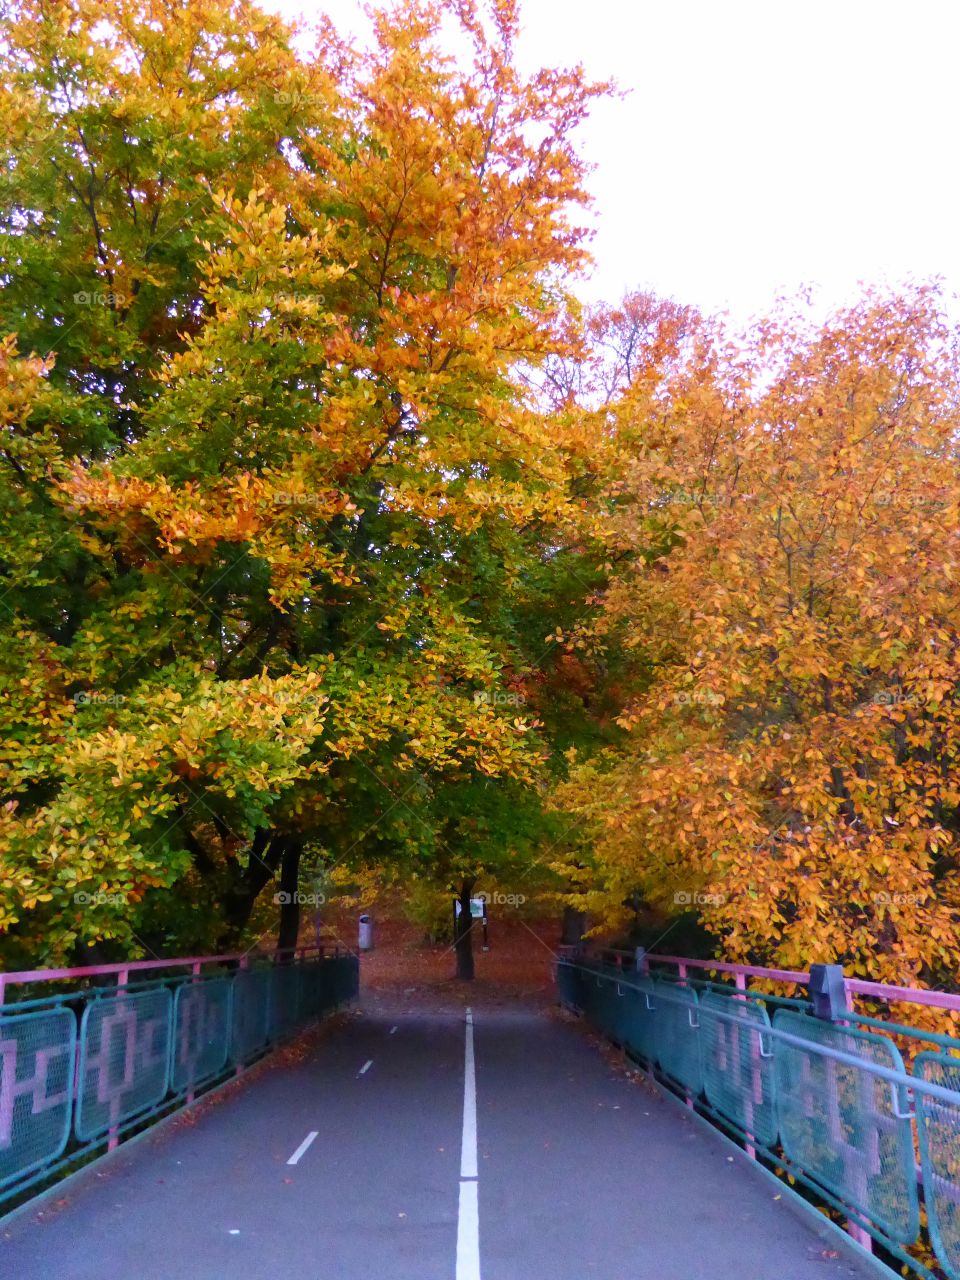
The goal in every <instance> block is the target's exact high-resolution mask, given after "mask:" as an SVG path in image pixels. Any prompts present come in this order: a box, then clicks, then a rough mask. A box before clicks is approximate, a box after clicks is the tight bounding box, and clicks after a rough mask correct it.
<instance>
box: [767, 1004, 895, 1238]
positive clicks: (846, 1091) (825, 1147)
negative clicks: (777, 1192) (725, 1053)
mask: <svg viewBox="0 0 960 1280" xmlns="http://www.w3.org/2000/svg"><path fill="white" fill-rule="evenodd" d="M773 1026H774V1028H775V1029H776V1030H779V1031H785V1032H787V1033H788V1034H790V1035H794V1036H798V1037H801V1038H802V1039H804V1040H808V1041H810V1042H811V1045H810V1048H800V1047H799V1046H795V1045H793V1044H790V1043H788V1042H786V1041H780V1042H779V1043H778V1044H777V1049H776V1055H775V1059H774V1061H775V1064H776V1081H777V1084H776V1087H777V1111H778V1116H779V1122H780V1140H781V1142H782V1144H783V1149H784V1152H785V1153H786V1155H787V1156H788V1158H789V1159H790V1160H793V1161H795V1162H796V1163H797V1164H798V1165H799V1166H800V1167H801V1168H803V1169H805V1170H806V1171H807V1172H808V1173H810V1174H812V1175H813V1176H814V1177H815V1178H816V1179H817V1180H818V1181H819V1182H820V1183H821V1184H822V1185H823V1186H824V1187H826V1188H827V1189H828V1190H830V1191H832V1192H834V1194H836V1195H838V1196H839V1197H840V1198H841V1199H842V1200H845V1201H846V1202H847V1203H848V1204H850V1205H853V1206H854V1207H855V1208H858V1209H859V1210H860V1211H861V1212H862V1213H863V1214H864V1215H865V1216H866V1217H867V1218H869V1219H870V1220H871V1221H872V1222H874V1223H876V1224H877V1225H878V1226H879V1227H880V1228H881V1229H882V1230H883V1231H884V1232H886V1234H887V1235H888V1236H889V1237H890V1239H891V1240H895V1241H898V1242H900V1243H904V1244H906V1243H909V1242H910V1241H911V1240H913V1239H914V1238H915V1237H916V1235H917V1231H918V1230H919V1207H918V1202H917V1181H916V1173H915V1169H914V1154H913V1138H912V1131H911V1124H910V1120H909V1118H903V1119H901V1118H898V1115H897V1113H898V1112H899V1113H901V1114H902V1115H905V1113H906V1112H907V1100H906V1097H905V1091H904V1090H903V1089H902V1088H901V1087H900V1086H898V1085H892V1084H890V1083H888V1082H887V1081H885V1080H882V1079H880V1078H879V1077H877V1076H876V1075H873V1074H872V1073H871V1072H870V1071H869V1070H868V1069H867V1068H866V1067H858V1066H852V1065H847V1064H845V1063H842V1062H838V1061H837V1060H836V1059H833V1058H828V1057H825V1056H824V1055H823V1054H820V1053H818V1052H817V1051H816V1046H817V1045H822V1046H825V1047H826V1048H829V1049H834V1050H836V1051H837V1052H839V1053H844V1054H849V1055H851V1056H852V1057H855V1058H860V1059H862V1060H863V1061H864V1062H873V1063H875V1064H876V1065H877V1066H880V1067H886V1068H888V1069H889V1070H894V1071H901V1072H902V1070H903V1062H902V1059H901V1057H900V1053H899V1051H898V1049H897V1047H896V1045H894V1044H893V1043H892V1041H890V1040H888V1039H887V1038H886V1037H884V1036H877V1035H871V1034H870V1033H868V1032H865V1031H857V1030H854V1029H852V1028H848V1027H843V1026H838V1025H837V1024H835V1023H830V1022H825V1021H823V1020H821V1019H819V1018H813V1017H810V1016H809V1015H807V1014H804V1013H793V1012H791V1011H788V1010H784V1009H780V1010H778V1011H777V1013H776V1014H775V1015H774V1019H773Z"/></svg>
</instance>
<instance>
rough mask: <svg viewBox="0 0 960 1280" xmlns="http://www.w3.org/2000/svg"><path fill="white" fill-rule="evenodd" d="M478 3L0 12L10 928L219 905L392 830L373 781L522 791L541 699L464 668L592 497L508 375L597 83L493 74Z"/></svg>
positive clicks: (292, 919)
mask: <svg viewBox="0 0 960 1280" xmlns="http://www.w3.org/2000/svg"><path fill="white" fill-rule="evenodd" d="M447 18H450V19H453V20H454V21H455V22H456V23H457V24H458V25H459V27H460V30H461V33H462V37H463V38H464V39H465V40H466V41H467V42H468V44H469V47H470V50H471V53H470V56H469V57H468V58H466V59H465V60H464V59H461V60H460V61H458V62H454V61H453V60H452V59H450V58H449V57H448V56H447V55H446V54H445V53H444V50H443V45H442V41H441V24H442V23H443V21H444V20H445V19H447ZM517 25H518V15H517V10H516V6H515V5H514V4H513V3H511V2H510V0H496V3H494V4H492V5H491V7H490V10H489V12H488V13H484V12H482V11H481V10H480V8H479V7H478V6H476V5H475V4H473V3H471V2H470V0H456V2H454V0H449V2H448V3H439V2H438V3H414V2H412V0H411V3H408V4H405V5H403V6H400V7H398V8H396V9H394V10H391V12H390V13H389V15H387V14H385V13H381V14H379V15H377V16H376V19H375V41H374V44H373V47H372V49H371V50H370V51H369V52H366V53H357V52H355V51H353V50H352V49H350V48H348V47H347V46H346V45H344V44H343V43H342V42H341V41H340V40H339V39H338V37H337V36H336V34H335V33H334V32H333V31H332V30H331V29H330V28H329V27H328V26H324V27H323V28H322V29H321V31H320V33H319V36H318V40H317V43H316V46H315V48H314V49H313V50H312V51H311V52H310V53H309V54H301V53H297V52H295V51H294V43H293V41H292V38H291V33H290V31H289V30H288V29H287V28H286V27H285V26H284V25H283V24H282V23H280V22H279V20H277V19H275V18H270V17H267V16H265V15H263V14H262V13H260V12H259V11H258V10H256V9H255V8H254V7H253V6H250V5H247V4H245V3H240V2H239V0H238V2H237V3H230V4H223V3H219V4H215V3H208V2H207V0H190V2H189V3H188V4H186V5H185V6H181V5H177V6H173V5H169V4H164V3H157V4H152V5H149V6H144V5H141V4H139V3H138V4H132V3H127V2H126V0H102V2H98V3H89V2H82V0H72V2H71V3H70V4H66V5H55V6H54V5H46V4H44V3H42V2H41V0H31V2H30V3H25V4H24V5H22V6H19V8H18V10H17V11H16V13H15V14H14V15H13V16H8V18H7V19H6V21H5V26H4V30H3V41H2V49H3V75H4V97H3V102H2V111H3V120H4V124H5V126H6V127H5V129H4V140H3V145H5V146H10V148H11V150H14V149H15V150H16V152H17V159H16V160H15V161H14V160H11V161H10V162H9V163H8V164H7V166H6V168H5V172H4V176H3V179H2V182H3V184H4V195H5V199H4V202H3V203H4V207H5V210H6V212H5V214H4V215H3V221H2V224H0V225H2V228H3V232H4V235H3V238H2V241H0V251H2V254H3V271H4V277H5V285H6V286H7V287H6V288H5V290H4V294H3V300H2V308H0V318H2V322H3V324H4V326H5V327H6V328H7V329H9V330H10V331H11V332H12V333H15V334H16V335H17V338H16V341H17V342H18V344H19V351H20V352H21V353H23V354H22V355H18V354H17V349H16V348H15V347H14V346H13V345H12V344H13V339H12V338H11V340H9V341H8V342H7V344H6V346H5V347H4V349H3V350H4V359H3V364H2V372H3V377H4V379H5V382H4V389H5V390H4V396H5V398H4V399H2V400H0V410H2V412H3V415H4V416H3V422H4V430H5V442H6V443H5V445H4V450H3V456H4V458H5V460H6V464H7V465H6V469H5V472H4V475H3V481H2V482H3V485H4V496H3V505H2V525H3V527H2V529H0V542H2V545H4V546H5V548H6V550H5V553H4V564H3V569H4V574H5V577H6V581H5V583H4V591H5V594H4V597H3V605H4V609H5V616H4V619H3V635H2V642H3V643H2V646H0V649H2V654H3V658H2V661H0V669H2V672H3V676H4V679H5V681H6V684H7V692H8V695H9V696H8V706H7V710H6V712H5V714H6V715H7V716H8V726H9V729H8V733H7V735H6V736H5V740H4V743H3V787H4V793H5V795H4V807H3V809H2V836H0V839H2V843H0V927H2V928H3V929H4V930H5V931H6V942H5V944H4V945H5V955H6V956H7V957H9V958H10V959H11V960H13V961H16V959H17V958H18V957H24V958H29V959H30V960H31V961H36V960H37V959H39V958H54V957H60V956H66V955H70V954H72V953H73V952H74V951H75V949H76V948H77V947H78V946H80V945H81V944H84V943H88V942H94V941H104V940H105V941H107V942H112V943H113V945H115V946H116V947H118V948H122V949H123V950H124V952H125V953H129V952H130V950H132V949H137V948H139V947H141V946H144V947H150V948H153V949H161V948H171V947H175V946H179V945H183V943H184V940H185V939H190V940H191V941H193V940H196V941H197V942H198V943H199V942H200V941H206V942H208V943H209V944H210V945H214V944H217V945H219V944H223V943H230V942H233V941H236V940H239V939H240V938H242V937H249V936H250V933H251V931H252V930H253V931H255V930H256V929H259V927H260V924H261V923H262V919H263V917H262V914H261V907H260V903H261V902H262V901H263V895H264V890H265V889H267V888H268V886H273V888H276V887H277V885H278V884H283V885H286V886H290V885H293V884H296V883H297V879H298V875H299V866H300V862H301V858H302V856H303V854H304V852H305V851H307V852H308V853H310V854H311V856H312V854H313V853H314V852H316V851H317V850H324V851H326V852H328V853H330V852H332V854H333V857H332V859H331V860H332V861H336V858H337V857H340V856H344V854H345V851H346V850H348V849H349V848H350V847H351V844H352V843H356V842H358V841H359V842H360V843H362V844H363V843H366V844H370V843H371V842H372V841H373V842H375V841H378V840H379V842H380V847H379V848H378V849H377V850H376V855H377V856H383V854H384V852H385V851H386V850H385V846H386V845H387V844H388V843H390V842H391V840H395V841H396V844H395V845H394V846H393V847H394V848H396V849H400V850H402V849H404V848H406V847H407V846H408V845H410V844H411V843H413V842H415V841H416V839H417V838H418V837H417V834H416V833H417V831H418V829H419V828H418V826H417V823H418V812H417V807H416V806H415V805H412V804H410V802H409V799H408V798H407V796H408V793H409V792H411V789H416V788H421V787H423V788H427V789H428V790H430V791H431V793H433V792H436V793H438V794H440V793H443V791H444V789H445V788H447V787H454V788H457V787H461V786H462V787H463V788H465V790H466V792H469V790H470V788H471V787H474V788H475V787H477V786H480V785H482V784H483V782H484V780H490V781H491V782H492V783H497V782H498V781H500V780H502V781H503V782H504V784H505V785H507V786H509V787H511V788H512V787H521V788H523V787H533V786H535V785H536V784H537V780H538V778H539V777H540V776H541V774H542V771H543V769H544V767H545V765H546V762H547V760H548V757H549V755H550V751H551V747H550V741H549V735H548V734H547V733H545V732H544V726H543V724H541V725H539V726H538V725H537V723H536V717H535V715H532V714H528V713H526V712H523V711H521V712H520V713H517V711H516V708H514V707H512V706H511V705H510V704H504V703H502V702H501V701H499V700H497V699H496V698H495V697H488V698H486V699H484V698H478V697H477V695H478V694H491V693H495V692H496V691H497V690H498V689H501V688H503V687H505V682H506V680H507V679H514V678H518V679H533V678H535V677H536V672H537V670H538V669H540V668H542V667H543V666H544V664H545V663H546V662H547V661H548V660H549V658H550V654H551V652H552V650H551V646H550V645H545V644H544V643H543V635H542V632H543V628H542V625H541V626H540V627H539V630H540V632H541V636H540V643H539V646H538V647H537V648H533V647H532V646H531V645H530V644H529V643H527V641H526V640H525V639H524V638H523V637H522V635H521V634H520V631H518V627H517V622H516V617H515V610H516V609H517V608H518V607H520V601H521V600H522V597H523V584H524V581H525V577H526V575H527V574H528V573H541V572H543V566H544V565H545V564H547V565H549V564H552V563H558V564H560V565H561V566H562V565H563V564H565V563H567V562H568V561H569V560H571V559H574V558H576V557H578V556H581V555H586V554H587V552H588V548H591V547H592V542H593V540H594V539H595V538H596V536H597V533H598V531H599V521H598V519H597V517H596V515H595V513H594V512H592V511H590V510H589V509H588V508H587V507H586V506H585V504H584V502H583V501H582V499H581V497H580V495H579V494H578V485H579V484H580V483H581V480H582V477H583V475H584V473H585V472H586V471H587V470H588V469H589V467H588V453H589V450H588V448H587V444H586V442H585V438H584V436H583V435H582V433H580V432H579V431H578V430H577V428H576V426H575V424H574V423H572V422H571V423H569V424H564V423H557V422H554V421H552V420H551V418H550V417H549V415H548V414H546V413H544V412H542V411H541V409H540V408H539V407H538V406H537V405H536V404H534V403H533V402H532V399H531V397H530V394H529V391H528V388H527V386H526V384H525V382H524V379H523V377H522V376H521V375H520V373H519V370H520V369H521V367H522V368H524V369H529V368H532V367H535V366H536V365H537V364H538V363H539V362H542V361H543V360H544V359H546V358H547V356H549V355H550V354H552V353H555V352H559V351H563V350H564V349H565V343H566V335H565V334H564V332H563V329H562V325H561V323H560V316H561V314H562V312H563V310H564V305H565V293H564V284H563V281H564V278H565V277H566V276H567V275H568V274H569V273H570V272H571V271H574V270H575V269H577V268H578V266H579V265H580V264H581V263H582V262H583V261H584V256H585V248H584V232H583V230H582V228H581V227H580V226H579V224H578V222H577V219H576V215H575V210H576V208H577V206H578V205H582V204H583V203H585V201H586V194H585V191H584V188H583V173H584V167H583V164H582V162H581V160H580V159H579V157H578V155H577V153H576V150H575V148H574V145H573V141H572V138H573V134H574V131H575V129H576V127H577V125H578V124H579V123H580V121H581V120H582V119H583V117H584V115H585V113H586V111H587V109H588V107H589V103H590V100H591V98H592V97H593V96H594V95H595V94H596V93H598V92H602V91H603V86H591V85H588V84H586V83H585V82H584V80H583V77H582V75H581V73H580V72H579V71H577V70H574V71H570V72H566V71H553V70H544V71H541V72H538V73H536V74H535V75H533V76H532V77H524V76H522V75H521V73H520V72H519V71H518V69H517V68H516V65H515V62H514V59H513V43H514V39H515V36H516V31H517ZM38 49H39V50H40V51H41V54H42V57H39V58H38V57H37V56H36V55H37V50H38ZM44 160H50V161H51V163H49V164H45V163H41V161H44ZM54 262H56V264H57V275H58V282H57V283H54V282H53V279H52V277H53V275H54ZM64 280H66V281H67V282H68V284H67V286H66V289H65V288H64V284H63V281H64ZM74 286H76V287H75V288H74ZM31 300H33V302H34V303H36V302H37V301H38V300H40V301H41V302H42V305H41V306H39V307H37V308H35V313H34V312H31ZM33 353H36V354H33ZM562 548H567V550H566V551H565V552H563V551H561V549H562ZM558 553H559V554H558ZM589 554H590V555H591V557H592V561H591V562H592V563H595V562H596V558H597V556H596V553H595V552H594V551H592V550H591V551H590V553H589ZM24 662H26V669H25V671H24V669H23V664H24ZM461 780H463V781H461ZM372 795H376V797H377V806H376V807H377V808H378V809H379V813H376V812H374V813H371V809H370V800H371V796H372ZM371 819H372V821H371ZM371 826H373V827H375V828H378V834H377V835H375V836H371V835H370V834H369V830H368V829H369V828H370V827H371ZM77 894H80V895H82V896H83V897H84V898H86V899H88V900H89V901H87V902H84V903H82V904H80V905H78V901H77V897H76V895H77ZM284 912H285V914H284V918H283V920H282V922H281V939H282V940H284V941H289V940H291V939H292V938H295V936H296V932H297V918H296V907H295V903H294V904H292V910H291V911H289V912H288V911H286V908H285V909H284Z"/></svg>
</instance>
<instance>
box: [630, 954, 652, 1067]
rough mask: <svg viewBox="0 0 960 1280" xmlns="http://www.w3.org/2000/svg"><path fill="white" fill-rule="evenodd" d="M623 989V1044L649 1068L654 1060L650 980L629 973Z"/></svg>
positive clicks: (641, 975)
mask: <svg viewBox="0 0 960 1280" xmlns="http://www.w3.org/2000/svg"><path fill="white" fill-rule="evenodd" d="M627 981H628V985H627V986H626V987H624V999H625V1001H626V1011H625V1014H624V1027H623V1043H624V1046H625V1047H626V1048H627V1049H628V1050H629V1051H630V1052H631V1053H632V1054H634V1056H635V1057H638V1058H643V1059H644V1060H645V1061H646V1062H648V1063H650V1064H651V1065H652V1064H653V1063H654V1062H655V1061H656V1058H657V1015H656V1010H655V1007H654V1002H653V993H654V986H653V980H652V979H651V978H648V977H646V976H645V975H643V974H639V973H636V974H635V973H631V974H630V975H629V977H628V980H627Z"/></svg>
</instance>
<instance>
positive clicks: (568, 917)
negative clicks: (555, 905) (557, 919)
mask: <svg viewBox="0 0 960 1280" xmlns="http://www.w3.org/2000/svg"><path fill="white" fill-rule="evenodd" d="M586 931H587V916H586V913H585V912H583V911H578V910H577V909H576V907H564V908H563V932H562V934H561V936H560V941H561V943H562V944H563V945H564V946H567V947H578V946H579V945H580V943H581V942H582V941H583V935H584V934H585V933H586Z"/></svg>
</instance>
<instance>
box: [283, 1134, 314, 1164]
mask: <svg viewBox="0 0 960 1280" xmlns="http://www.w3.org/2000/svg"><path fill="white" fill-rule="evenodd" d="M316 1136H317V1130H316V1129H311V1130H310V1132H309V1133H308V1134H307V1136H306V1137H305V1138H304V1140H303V1141H302V1142H301V1143H300V1145H299V1147H297V1149H296V1151H295V1152H294V1153H293V1155H292V1156H291V1157H290V1159H289V1160H288V1161H287V1164H299V1163H300V1157H301V1156H302V1155H303V1153H304V1152H305V1151H306V1149H307V1148H308V1147H309V1146H310V1143H311V1142H313V1140H314V1138H315V1137H316Z"/></svg>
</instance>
